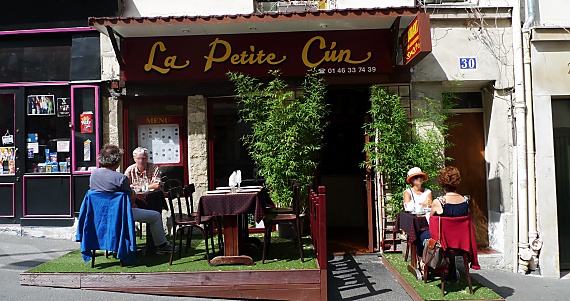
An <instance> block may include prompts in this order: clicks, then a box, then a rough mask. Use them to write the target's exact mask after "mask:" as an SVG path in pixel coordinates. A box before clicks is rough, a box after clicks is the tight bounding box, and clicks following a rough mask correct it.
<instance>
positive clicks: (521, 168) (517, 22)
mask: <svg viewBox="0 0 570 301" xmlns="http://www.w3.org/2000/svg"><path fill="white" fill-rule="evenodd" d="M522 1H524V0H518V1H515V2H516V3H515V4H514V5H513V14H512V19H513V20H512V24H513V49H514V57H513V59H514V66H513V72H514V79H515V83H514V101H513V100H512V94H511V105H512V106H513V107H512V108H513V111H512V114H513V115H512V121H513V123H514V125H513V132H514V139H513V142H514V145H515V147H514V151H513V169H512V170H513V183H514V185H513V186H514V188H513V189H512V200H513V205H512V211H511V212H512V214H513V219H514V223H513V224H514V226H513V249H512V250H513V264H512V266H513V272H514V273H516V272H518V270H519V253H520V251H519V242H524V241H526V230H525V231H522V230H521V229H519V223H518V221H519V220H522V216H523V214H522V211H520V209H521V208H519V204H521V203H525V202H526V199H523V198H522V195H525V196H526V190H521V188H524V186H526V183H521V181H523V180H524V179H526V158H524V156H519V154H526V149H524V148H523V147H524V145H523V143H522V141H521V140H524V141H526V139H524V135H525V133H526V131H525V130H524V127H525V121H526V120H525V116H524V113H525V106H524V70H523V46H522V35H521V24H522V22H521V7H522V6H521V5H522ZM523 160H525V161H523ZM521 186H523V187H521ZM521 236H522V238H523V239H524V240H521Z"/></svg>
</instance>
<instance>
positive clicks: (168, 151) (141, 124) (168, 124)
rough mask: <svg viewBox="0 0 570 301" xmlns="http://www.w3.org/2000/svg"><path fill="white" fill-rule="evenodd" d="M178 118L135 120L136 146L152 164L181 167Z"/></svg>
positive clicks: (179, 118)
mask: <svg viewBox="0 0 570 301" xmlns="http://www.w3.org/2000/svg"><path fill="white" fill-rule="evenodd" d="M181 120H182V118H181V117H180V116H148V117H142V118H140V119H138V120H137V133H138V139H137V142H138V145H136V146H140V147H144V148H146V149H148V161H149V162H152V163H154V164H158V165H161V164H166V165H182V148H181V137H180V128H181Z"/></svg>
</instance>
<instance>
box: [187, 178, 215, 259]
mask: <svg viewBox="0 0 570 301" xmlns="http://www.w3.org/2000/svg"><path fill="white" fill-rule="evenodd" d="M194 192H196V186H195V185H194V184H188V185H186V186H184V196H185V199H186V208H188V209H189V210H190V211H188V216H191V217H193V218H195V219H197V218H198V212H197V211H194V197H193V193H194ZM200 220H201V223H202V224H204V225H205V226H207V227H208V230H210V242H211V243H212V253H213V254H215V253H216V249H215V248H214V232H213V229H214V225H213V222H214V221H216V225H217V226H218V229H217V230H218V250H222V248H223V241H222V221H221V216H217V217H213V216H202V217H201V218H200ZM189 240H190V241H191V240H192V238H191V237H190V239H189ZM186 252H188V244H187V245H186Z"/></svg>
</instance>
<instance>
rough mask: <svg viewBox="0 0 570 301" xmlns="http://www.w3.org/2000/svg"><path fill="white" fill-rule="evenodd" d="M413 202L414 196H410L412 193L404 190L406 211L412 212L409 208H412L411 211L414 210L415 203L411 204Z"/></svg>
mask: <svg viewBox="0 0 570 301" xmlns="http://www.w3.org/2000/svg"><path fill="white" fill-rule="evenodd" d="M411 201H412V196H411V195H410V192H408V190H407V189H406V190H404V210H405V211H410V208H408V207H410V206H411V207H412V208H411V210H413V209H414V206H413V203H411Z"/></svg>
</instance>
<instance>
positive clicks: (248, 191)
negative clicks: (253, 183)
mask: <svg viewBox="0 0 570 301" xmlns="http://www.w3.org/2000/svg"><path fill="white" fill-rule="evenodd" d="M260 191H261V189H240V190H238V191H236V192H237V193H252V192H260Z"/></svg>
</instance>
